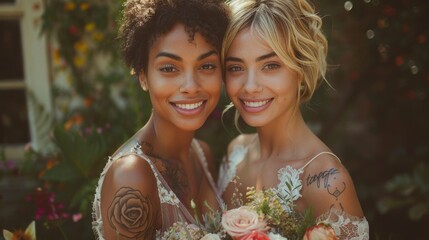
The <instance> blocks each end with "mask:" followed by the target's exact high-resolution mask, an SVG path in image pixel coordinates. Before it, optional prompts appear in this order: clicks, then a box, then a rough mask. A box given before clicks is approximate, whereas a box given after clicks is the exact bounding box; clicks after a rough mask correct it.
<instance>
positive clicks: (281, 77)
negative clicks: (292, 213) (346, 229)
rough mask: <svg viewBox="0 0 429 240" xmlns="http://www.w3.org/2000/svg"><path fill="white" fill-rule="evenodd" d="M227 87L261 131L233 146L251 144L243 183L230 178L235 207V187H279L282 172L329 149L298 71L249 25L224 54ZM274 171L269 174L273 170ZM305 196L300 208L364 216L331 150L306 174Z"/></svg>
mask: <svg viewBox="0 0 429 240" xmlns="http://www.w3.org/2000/svg"><path fill="white" fill-rule="evenodd" d="M225 70H226V79H225V84H226V90H227V93H228V95H229V97H230V98H231V100H232V102H233V103H234V105H235V107H236V108H237V110H238V112H239V113H240V116H241V117H242V118H243V120H244V121H245V122H246V123H247V124H248V125H250V126H253V127H255V128H256V130H257V133H256V134H242V135H240V136H238V137H237V138H236V139H234V140H233V141H232V142H231V143H230V145H229V148H228V152H231V151H232V150H233V149H234V147H235V146H237V145H244V146H247V145H248V146H249V148H248V149H249V150H248V152H247V155H246V157H245V159H244V160H243V161H242V162H241V163H240V164H239V165H238V167H237V172H236V175H237V176H238V177H239V179H238V182H239V184H238V185H235V184H232V183H230V184H229V186H228V187H227V189H226V191H225V192H224V194H223V198H224V199H225V201H226V202H227V204H228V205H229V207H232V205H231V204H232V203H231V198H232V196H233V193H234V188H236V187H237V188H238V190H239V192H240V193H242V194H243V196H245V193H246V191H247V187H252V186H253V187H256V190H262V189H264V188H265V189H266V188H271V187H276V186H277V184H278V183H279V180H278V178H277V171H278V170H279V169H281V168H284V167H286V166H291V167H293V168H295V169H298V168H301V167H303V166H304V165H305V164H306V163H307V162H308V161H309V160H310V159H311V158H312V157H313V156H315V155H316V154H318V153H320V152H324V151H328V152H331V151H330V149H329V148H328V147H327V146H326V145H325V144H324V143H323V142H322V141H321V140H320V139H319V138H317V136H316V135H315V134H314V133H313V132H312V131H311V130H310V129H309V128H308V126H307V125H306V123H305V122H304V120H303V118H302V115H301V112H300V110H299V103H298V96H297V94H298V89H299V85H300V82H301V79H300V76H299V74H297V73H295V72H293V71H292V70H291V69H290V68H288V66H287V65H286V64H285V63H284V62H283V61H282V60H281V59H280V58H279V57H278V56H277V54H276V53H275V52H274V51H273V49H272V48H271V47H270V46H269V45H268V44H267V43H266V42H265V41H263V40H261V39H260V38H258V37H257V36H256V35H255V34H254V33H252V32H251V31H250V30H249V28H245V29H243V30H242V31H240V32H239V33H238V35H237V36H236V37H235V39H234V40H233V42H232V44H231V46H230V48H229V49H228V51H227V53H226V57H225ZM268 173H269V174H268ZM300 179H301V181H302V185H303V187H302V191H301V194H302V197H301V198H299V199H298V200H297V201H296V209H297V210H298V211H304V210H305V209H306V208H309V207H311V208H312V211H313V215H314V216H319V215H321V214H323V213H325V212H327V211H328V210H329V209H330V208H332V207H334V208H338V209H340V210H344V211H346V212H347V213H348V214H351V215H354V216H359V217H362V216H363V212H362V209H361V207H360V204H359V201H358V199H357V195H356V192H355V189H354V185H353V182H352V180H351V178H350V175H349V173H348V172H347V170H346V169H345V168H344V166H343V165H342V164H341V163H340V162H339V161H338V160H337V159H336V158H335V157H333V156H331V155H327V154H324V155H321V156H320V157H318V158H317V159H316V160H315V161H313V162H312V163H311V164H310V165H308V166H307V167H306V168H305V169H304V173H303V174H301V176H300Z"/></svg>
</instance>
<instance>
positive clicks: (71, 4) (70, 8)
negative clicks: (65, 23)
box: [64, 2, 76, 11]
mask: <svg viewBox="0 0 429 240" xmlns="http://www.w3.org/2000/svg"><path fill="white" fill-rule="evenodd" d="M75 8H76V3H74V2H67V3H66V4H64V9H65V10H66V11H73V10H74V9H75Z"/></svg>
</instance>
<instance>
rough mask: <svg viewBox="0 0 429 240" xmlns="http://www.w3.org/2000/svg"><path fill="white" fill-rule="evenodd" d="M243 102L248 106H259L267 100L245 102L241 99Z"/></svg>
mask: <svg viewBox="0 0 429 240" xmlns="http://www.w3.org/2000/svg"><path fill="white" fill-rule="evenodd" d="M243 102H244V104H245V105H246V106H248V107H260V106H263V105H265V104H267V103H268V102H269V100H264V101H257V102H247V101H243Z"/></svg>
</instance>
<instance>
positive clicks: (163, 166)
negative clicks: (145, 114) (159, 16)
mask: <svg viewBox="0 0 429 240" xmlns="http://www.w3.org/2000/svg"><path fill="white" fill-rule="evenodd" d="M148 62H149V66H148V68H147V69H148V72H147V73H145V72H142V73H140V75H139V80H140V83H141V86H142V88H143V89H144V90H147V91H148V92H149V94H150V97H151V102H152V105H153V112H152V115H151V117H150V119H149V121H148V122H147V123H146V125H145V126H144V127H143V129H142V134H141V139H140V143H141V146H142V151H143V152H144V153H145V154H146V155H148V156H150V158H151V161H152V162H153V163H154V165H155V167H156V168H157V169H158V171H159V172H160V173H161V174H162V175H163V177H164V179H165V180H166V181H167V182H168V184H169V186H170V187H171V188H172V190H173V191H174V192H175V194H176V195H177V196H178V197H179V199H180V200H181V202H182V203H183V204H184V205H185V206H186V207H187V208H188V210H189V212H190V213H193V210H192V209H191V206H190V201H191V200H192V199H193V200H194V201H195V203H196V205H197V209H198V211H199V212H200V213H203V212H205V211H206V210H207V209H206V208H205V207H204V203H203V201H208V202H209V204H210V205H211V206H213V207H218V206H217V202H216V200H215V193H214V192H213V191H212V188H211V187H210V185H209V182H208V180H207V178H206V177H205V174H204V172H203V169H202V167H201V164H200V162H199V158H198V155H197V153H196V152H195V151H194V150H193V149H191V142H192V139H193V137H194V134H195V131H196V130H197V129H198V128H200V127H201V126H202V125H203V123H204V122H205V120H206V119H207V117H208V116H209V114H210V113H211V112H212V111H213V109H214V107H215V106H216V104H217V101H218V99H219V96H220V88H221V81H222V80H221V79H222V78H221V70H220V60H219V55H218V53H217V52H216V51H215V48H214V47H213V46H212V45H210V44H208V43H207V41H205V39H204V38H203V37H202V36H201V35H200V34H199V33H196V35H195V38H194V40H193V41H192V42H189V36H188V34H187V33H186V32H185V30H184V26H183V25H182V24H177V25H175V26H174V27H173V29H172V30H170V31H169V32H168V33H166V34H165V35H163V36H161V37H160V38H159V39H157V40H156V41H155V42H154V43H153V45H152V47H151V48H150V52H149V61H148ZM200 146H201V147H202V148H203V151H204V153H205V156H206V158H207V162H208V164H209V169H212V170H213V169H214V164H213V160H212V157H211V155H210V151H209V148H208V146H207V144H205V143H203V142H201V141H200ZM190 149H191V150H190ZM125 197H128V198H132V197H134V199H135V202H138V203H142V205H143V207H140V208H139V209H137V210H136V208H131V207H130V208H129V209H119V208H115V206H116V205H115V204H116V202H117V200H118V199H123V198H125ZM101 212H102V213H101V214H102V220H103V223H104V224H103V230H104V237H105V239H107V240H108V239H154V234H155V230H156V229H160V228H161V227H162V226H161V225H162V217H161V209H160V200H159V197H158V190H157V185H156V179H155V176H154V174H153V172H152V170H151V168H150V165H149V164H148V163H147V162H146V161H145V160H143V159H141V158H140V157H138V156H136V155H128V156H124V157H122V158H121V159H119V160H117V161H115V162H114V163H113V165H112V166H111V167H110V168H109V170H108V171H107V173H106V176H105V178H104V182H103V185H102V189H101ZM112 215H114V216H116V217H118V218H135V216H140V215H141V216H142V218H144V221H141V222H138V223H137V224H134V225H133V227H132V228H131V227H124V229H121V226H120V225H118V224H115V222H114V221H112V220H111V219H112ZM139 219H140V218H139Z"/></svg>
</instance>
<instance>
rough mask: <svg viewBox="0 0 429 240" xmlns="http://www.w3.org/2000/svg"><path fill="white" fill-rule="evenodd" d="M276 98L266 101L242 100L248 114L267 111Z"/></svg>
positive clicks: (266, 99)
mask: <svg viewBox="0 0 429 240" xmlns="http://www.w3.org/2000/svg"><path fill="white" fill-rule="evenodd" d="M273 99H274V98H265V99H251V100H250V99H240V103H241V106H242V107H243V109H244V110H245V111H246V112H249V113H258V112H262V111H264V110H265V109H267V108H268V107H269V106H270V105H271V103H272V102H273Z"/></svg>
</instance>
